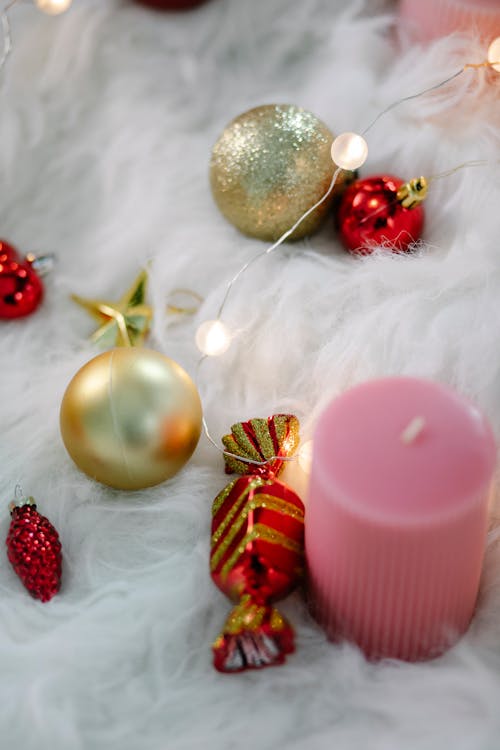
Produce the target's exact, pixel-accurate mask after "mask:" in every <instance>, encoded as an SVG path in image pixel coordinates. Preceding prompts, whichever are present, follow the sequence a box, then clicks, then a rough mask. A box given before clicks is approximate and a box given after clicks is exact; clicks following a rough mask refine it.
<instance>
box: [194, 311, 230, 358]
mask: <svg viewBox="0 0 500 750" xmlns="http://www.w3.org/2000/svg"><path fill="white" fill-rule="evenodd" d="M230 344H231V335H230V333H229V329H228V328H227V326H225V325H224V323H223V322H222V321H221V320H206V321H205V322H204V323H202V324H201V326H200V327H199V328H198V330H197V331H196V346H197V347H198V349H199V350H200V352H202V354H206V356H207V357H218V356H219V355H220V354H224V352H227V350H228V349H229V345H230Z"/></svg>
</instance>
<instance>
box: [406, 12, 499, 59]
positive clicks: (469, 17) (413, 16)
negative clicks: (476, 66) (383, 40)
mask: <svg viewBox="0 0 500 750" xmlns="http://www.w3.org/2000/svg"><path fill="white" fill-rule="evenodd" d="M400 21H401V23H402V24H403V25H404V26H406V27H407V28H409V29H411V30H413V31H414V32H415V33H416V34H417V36H419V37H420V39H422V40H427V39H435V38H436V37H440V36H447V35H448V34H451V33H453V32H454V31H465V32H470V33H472V34H477V35H479V36H480V37H481V38H482V39H484V41H485V42H487V43H489V42H491V41H492V40H493V39H494V38H495V37H496V36H499V35H500V2H499V0H401V4H400ZM485 57H486V56H485Z"/></svg>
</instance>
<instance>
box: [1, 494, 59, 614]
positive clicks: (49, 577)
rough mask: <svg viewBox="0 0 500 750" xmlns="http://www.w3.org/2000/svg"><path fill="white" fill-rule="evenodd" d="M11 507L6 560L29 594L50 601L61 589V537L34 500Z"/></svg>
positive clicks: (23, 501)
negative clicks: (41, 513) (38, 509)
mask: <svg viewBox="0 0 500 750" xmlns="http://www.w3.org/2000/svg"><path fill="white" fill-rule="evenodd" d="M21 503H24V504H20V505H14V504H13V506H12V507H11V514H12V520H11V524H10V528H9V533H8V535H7V557H8V558H9V561H10V563H11V565H12V567H13V568H14V570H15V572H16V573H17V575H18V576H19V578H20V579H21V581H22V582H23V584H24V586H25V587H26V588H27V589H28V591H29V593H30V594H31V595H32V596H33V597H35V599H40V600H41V601H42V602H48V601H49V600H50V599H52V597H53V596H54V595H55V594H57V592H58V591H59V588H60V586H61V568H62V554H61V542H60V541H59V535H58V533H57V531H56V530H55V528H54V527H53V526H52V524H51V523H50V521H49V520H48V519H47V518H45V516H42V515H40V513H39V512H38V511H37V509H36V505H35V502H34V500H33V498H24V499H23V500H22V501H21Z"/></svg>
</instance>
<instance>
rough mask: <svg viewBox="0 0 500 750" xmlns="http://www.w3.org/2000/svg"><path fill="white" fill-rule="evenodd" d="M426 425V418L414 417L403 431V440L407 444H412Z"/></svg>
mask: <svg viewBox="0 0 500 750" xmlns="http://www.w3.org/2000/svg"><path fill="white" fill-rule="evenodd" d="M424 427H425V419H424V418H423V417H414V418H413V419H412V420H411V422H410V423H409V425H408V426H407V427H405V429H404V430H403V432H402V433H401V442H402V443H404V444H405V445H411V443H413V442H414V441H415V440H416V439H417V438H418V436H419V435H420V433H421V432H422V430H423V429H424Z"/></svg>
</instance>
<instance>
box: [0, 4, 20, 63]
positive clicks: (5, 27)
mask: <svg viewBox="0 0 500 750" xmlns="http://www.w3.org/2000/svg"><path fill="white" fill-rule="evenodd" d="M19 1H20V0H11V1H10V3H7V5H6V6H5V7H4V9H3V11H2V15H1V23H2V36H3V50H2V56H1V57H0V73H1V72H2V71H3V69H4V68H5V66H6V64H7V60H8V59H9V56H10V54H11V52H12V32H11V28H10V20H9V10H11V8H13V7H14V5H17V3H18V2H19Z"/></svg>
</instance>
